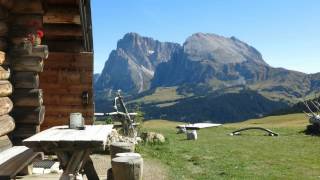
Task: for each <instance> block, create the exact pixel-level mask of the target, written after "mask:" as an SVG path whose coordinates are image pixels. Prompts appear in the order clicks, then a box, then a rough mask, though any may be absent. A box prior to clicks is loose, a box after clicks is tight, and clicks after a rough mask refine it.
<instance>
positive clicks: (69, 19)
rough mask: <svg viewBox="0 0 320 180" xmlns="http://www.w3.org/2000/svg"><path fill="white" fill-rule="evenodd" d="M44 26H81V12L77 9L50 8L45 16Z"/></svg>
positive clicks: (65, 7)
mask: <svg viewBox="0 0 320 180" xmlns="http://www.w3.org/2000/svg"><path fill="white" fill-rule="evenodd" d="M43 23H44V24H78V25H80V24H81V21H80V12H79V9H78V8H77V7H67V6H57V7H49V9H48V11H47V12H46V13H45V14H44V16H43Z"/></svg>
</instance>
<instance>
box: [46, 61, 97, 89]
mask: <svg viewBox="0 0 320 180" xmlns="http://www.w3.org/2000/svg"><path fill="white" fill-rule="evenodd" d="M45 64H46V63H45ZM46 66H48V65H47V64H46V65H45V67H46ZM40 77H41V83H45V84H47V83H48V84H50V83H63V84H69V85H76V84H92V78H93V73H92V71H73V70H69V69H66V70H52V69H46V68H44V71H43V73H41V75H40Z"/></svg>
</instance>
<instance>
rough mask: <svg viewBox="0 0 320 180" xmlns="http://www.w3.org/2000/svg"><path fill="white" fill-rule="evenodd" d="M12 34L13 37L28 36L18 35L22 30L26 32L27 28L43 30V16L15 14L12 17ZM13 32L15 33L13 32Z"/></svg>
mask: <svg viewBox="0 0 320 180" xmlns="http://www.w3.org/2000/svg"><path fill="white" fill-rule="evenodd" d="M9 20H10V28H11V29H10V34H11V35H26V34H17V33H16V32H19V30H20V29H23V30H25V28H28V29H30V28H39V29H41V28H43V23H42V15H35V14H22V15H19V14H15V15H14V16H10V19H9ZM11 31H13V32H11Z"/></svg>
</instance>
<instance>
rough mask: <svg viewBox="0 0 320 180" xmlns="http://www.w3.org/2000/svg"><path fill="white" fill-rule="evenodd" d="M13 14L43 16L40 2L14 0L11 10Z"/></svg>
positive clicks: (39, 0)
mask: <svg viewBox="0 0 320 180" xmlns="http://www.w3.org/2000/svg"><path fill="white" fill-rule="evenodd" d="M11 12H12V13H15V14H43V13H44V11H43V8H42V2H41V0H28V1H26V0H15V1H14V6H13V7H12V9H11Z"/></svg>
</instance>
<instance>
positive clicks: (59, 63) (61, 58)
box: [44, 51, 93, 72]
mask: <svg viewBox="0 0 320 180" xmlns="http://www.w3.org/2000/svg"><path fill="white" fill-rule="evenodd" d="M44 68H45V69H46V70H63V69H65V70H71V71H89V72H93V55H92V53H57V52H51V51H50V56H49V58H48V59H47V60H46V65H45V67H44Z"/></svg>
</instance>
